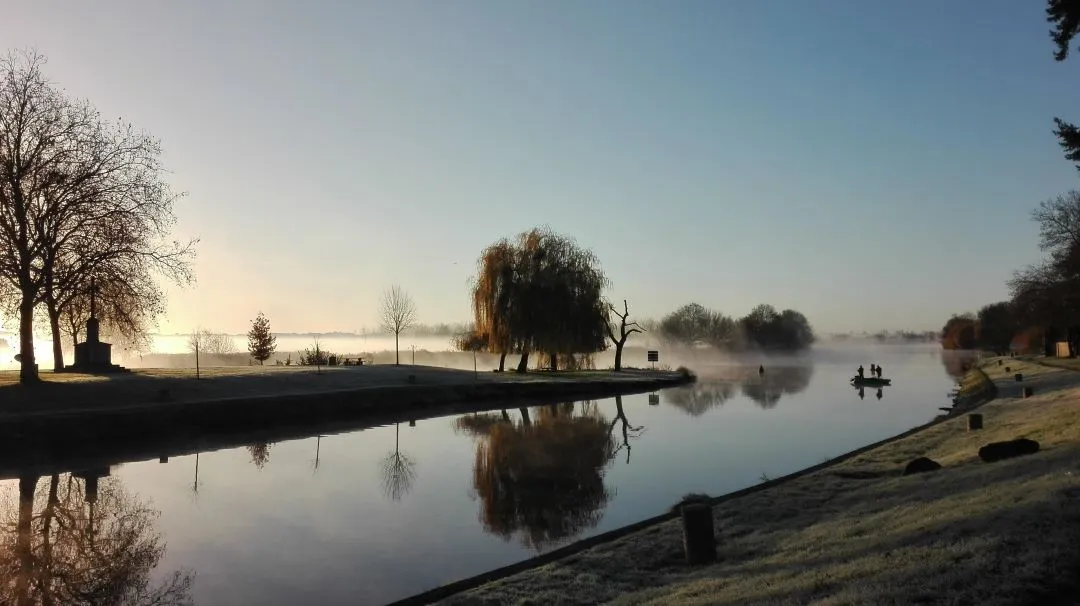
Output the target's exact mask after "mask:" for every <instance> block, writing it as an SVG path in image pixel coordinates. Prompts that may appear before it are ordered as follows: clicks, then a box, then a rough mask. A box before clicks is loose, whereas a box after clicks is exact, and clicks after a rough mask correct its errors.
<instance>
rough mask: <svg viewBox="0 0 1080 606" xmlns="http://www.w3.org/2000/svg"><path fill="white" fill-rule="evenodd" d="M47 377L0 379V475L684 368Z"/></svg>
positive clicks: (670, 379)
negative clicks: (39, 381) (3, 383)
mask: <svg viewBox="0 0 1080 606" xmlns="http://www.w3.org/2000/svg"><path fill="white" fill-rule="evenodd" d="M56 378H57V381H55V382H48V381H47V382H46V383H45V384H43V385H38V386H34V387H23V386H19V385H17V384H14V385H9V386H7V387H4V388H0V402H3V405H2V410H3V412H2V413H0V475H3V474H8V475H10V474H13V473H18V472H19V470H20V469H25V468H28V467H35V468H41V469H51V470H59V471H67V470H68V469H67V467H70V466H71V465H76V464H82V463H81V462H85V461H87V460H93V461H98V462H100V463H101V464H115V463H118V462H122V461H124V460H138V458H139V457H142V458H156V457H158V456H164V455H171V456H177V455H179V454H182V453H183V452H185V451H190V450H192V449H206V448H228V447H234V446H240V445H243V444H245V443H250V442H251V441H276V440H281V439H291V438H296V437H302V436H304V435H315V434H316V433H332V432H340V431H351V430H355V429H360V428H364V427H367V426H370V424H371V423H373V422H401V421H405V420H417V419H422V418H427V417H429V416H437V415H442V414H453V413H455V412H466V411H476V410H486V409H488V408H492V407H502V406H509V405H511V404H513V405H514V406H520V405H525V404H529V405H532V404H544V403H555V402H567V401H576V400H582V399H596V398H604V397H609V396H614V395H620V394H629V393H639V392H643V391H651V390H655V389H660V388H663V387H668V386H674V385H679V384H682V383H685V382H687V381H689V380H692V379H693V377H692V376H688V375H684V374H681V373H674V372H646V371H630V372H621V373H614V372H608V371H594V372H587V373H582V372H578V373H573V374H569V375H567V374H562V373H530V374H526V375H517V374H514V373H499V374H495V373H479V374H475V375H474V374H473V373H471V372H464V371H457V370H451V369H441V368H431V367H427V368H425V367H408V366H401V367H393V366H386V367H371V368H367V367H351V368H341V367H337V368H331V369H327V370H324V371H323V373H321V374H318V373H317V372H316V371H315V370H306V369H287V368H283V367H277V368H274V367H268V368H266V369H264V370H244V369H230V370H220V371H219V372H217V373H216V374H211V375H210V376H208V377H207V378H205V379H202V380H198V381H196V380H194V379H192V378H190V377H185V376H180V377H177V376H173V375H171V374H170V373H169V372H165V371H156V372H149V371H148V372H140V373H133V374H125V375H116V376H112V377H108V378H102V377H86V380H84V381H80V380H79V377H78V376H77V375H68V374H61V375H56ZM5 396H6V397H5ZM133 457H134V458H133ZM5 477H6V476H5Z"/></svg>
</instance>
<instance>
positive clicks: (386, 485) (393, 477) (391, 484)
mask: <svg viewBox="0 0 1080 606" xmlns="http://www.w3.org/2000/svg"><path fill="white" fill-rule="evenodd" d="M400 432H401V424H400V423H394V450H393V451H392V452H390V453H389V454H387V455H386V457H384V458H383V460H382V479H383V493H384V494H385V495H386V496H388V497H390V498H391V499H393V500H395V501H400V500H401V497H403V496H405V494H406V493H408V492H409V490H411V489H412V484H413V481H414V480H415V479H416V462H415V461H413V460H412V457H410V456H409V455H407V454H405V453H404V452H401V445H400V440H399V438H400Z"/></svg>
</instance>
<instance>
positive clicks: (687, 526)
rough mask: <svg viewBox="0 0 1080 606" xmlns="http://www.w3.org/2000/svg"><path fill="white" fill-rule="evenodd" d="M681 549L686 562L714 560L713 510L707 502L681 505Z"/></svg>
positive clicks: (704, 562)
mask: <svg viewBox="0 0 1080 606" xmlns="http://www.w3.org/2000/svg"><path fill="white" fill-rule="evenodd" d="M681 509H682V525H683V549H684V550H685V551H686V562H687V563H688V564H706V563H708V562H713V561H715V560H716V537H715V536H714V535H713V511H712V505H709V504H708V503H687V504H685V505H683V506H682V508H681Z"/></svg>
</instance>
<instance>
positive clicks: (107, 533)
mask: <svg viewBox="0 0 1080 606" xmlns="http://www.w3.org/2000/svg"><path fill="white" fill-rule="evenodd" d="M96 482H97V488H96V490H91V491H90V495H89V497H90V498H89V500H88V499H87V498H85V497H84V490H85V487H86V483H87V482H86V480H83V479H80V478H76V477H74V476H72V475H70V474H64V475H62V476H60V475H53V476H50V477H49V478H48V479H47V480H46V481H44V482H42V481H39V478H38V477H36V476H35V477H28V478H23V479H22V480H20V481H19V483H18V488H17V490H16V489H15V487H14V486H11V487H10V488H9V489H8V490H7V491H6V494H4V495H3V504H2V505H0V516H3V523H4V528H5V529H10V532H3V533H2V535H0V571H2V572H0V574H2V576H0V604H64V605H82V604H86V605H97V604H124V605H129V604H131V605H151V604H152V605H158V606H164V605H172V604H190V603H192V601H191V597H190V591H191V585H192V582H193V580H194V575H193V574H192V573H187V572H182V571H175V572H173V573H172V574H171V575H169V576H168V577H167V578H166V579H165V580H164V581H163V582H162V583H160V584H158V585H152V584H151V581H150V576H151V573H152V571H153V570H154V568H155V567H156V566H157V564H158V562H159V561H160V560H161V558H162V557H163V556H164V555H165V544H164V543H163V542H162V540H161V535H160V534H158V532H157V531H156V530H155V528H154V522H155V519H156V518H157V516H158V515H160V514H159V512H158V511H155V510H153V509H151V508H150V507H149V506H148V505H147V504H144V503H140V502H138V501H136V500H135V499H134V498H132V497H130V496H129V495H128V494H127V493H126V492H125V491H124V490H123V487H122V486H121V484H120V481H119V480H118V479H116V478H111V477H104V478H101V479H99V480H96Z"/></svg>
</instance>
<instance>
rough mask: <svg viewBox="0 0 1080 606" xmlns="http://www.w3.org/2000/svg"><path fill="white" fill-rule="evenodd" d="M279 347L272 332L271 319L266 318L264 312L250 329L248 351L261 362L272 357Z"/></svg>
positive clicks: (260, 313)
mask: <svg viewBox="0 0 1080 606" xmlns="http://www.w3.org/2000/svg"><path fill="white" fill-rule="evenodd" d="M276 349H277V337H275V336H274V335H273V334H272V333H271V332H270V320H268V319H266V316H264V315H263V312H261V311H260V312H259V315H258V317H256V318H255V320H254V321H253V322H252V323H251V330H249V331H248V351H249V352H251V357H252V358H255V359H256V360H258V361H259V364H262V363H263V362H265V361H267V360H269V359H270V356H272V355H274V351H275V350H276Z"/></svg>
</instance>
